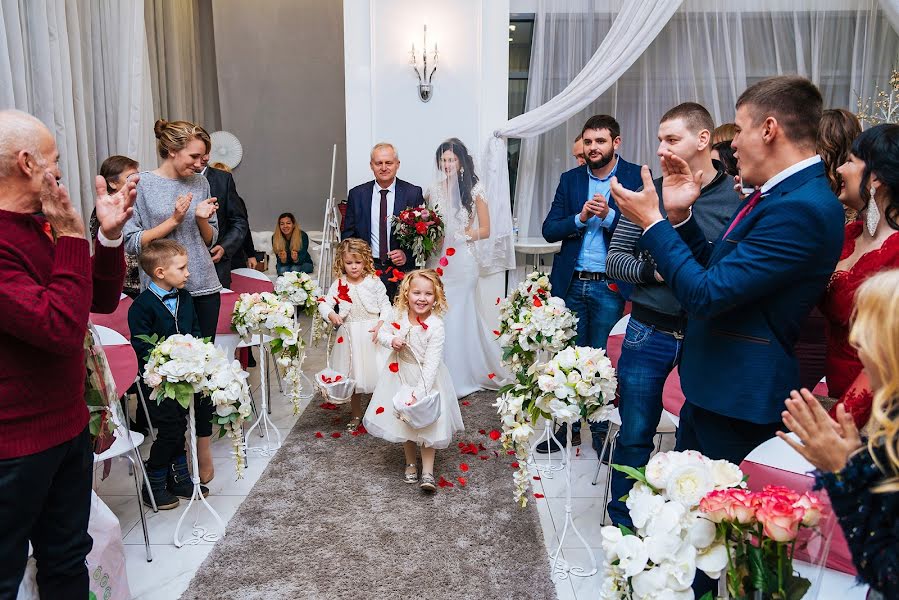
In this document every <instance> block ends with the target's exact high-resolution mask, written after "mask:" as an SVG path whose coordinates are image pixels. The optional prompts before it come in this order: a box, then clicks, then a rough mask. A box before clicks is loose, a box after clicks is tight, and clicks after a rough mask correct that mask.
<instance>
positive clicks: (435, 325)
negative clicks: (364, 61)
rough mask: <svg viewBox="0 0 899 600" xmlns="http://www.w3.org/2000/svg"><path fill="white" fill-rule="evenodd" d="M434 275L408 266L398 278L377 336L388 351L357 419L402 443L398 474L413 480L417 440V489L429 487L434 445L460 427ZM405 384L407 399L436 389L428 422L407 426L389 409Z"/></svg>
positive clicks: (442, 443) (441, 296)
mask: <svg viewBox="0 0 899 600" xmlns="http://www.w3.org/2000/svg"><path fill="white" fill-rule="evenodd" d="M446 308H447V306H446V295H445V294H444V291H443V283H442V282H441V281H440V277H439V276H438V275H437V273H436V272H434V271H433V270H431V269H425V270H420V271H413V272H411V273H408V274H407V275H406V277H405V278H404V279H403V283H402V286H401V287H400V291H399V293H398V294H397V299H396V307H395V309H394V313H393V317H392V319H390V320H387V321H385V323H384V325H383V326H382V327H381V329H380V331H379V333H378V341H380V342H381V344H382V345H384V346H385V347H388V348H391V349H392V350H393V352H391V354H390V358H389V359H388V365H387V366H386V367H385V368H384V369H383V371H382V374H381V378H380V380H379V381H378V385H377V387H376V388H375V392H374V394H373V395H372V397H371V402H370V403H369V405H368V410H367V411H366V412H365V419H364V420H363V424H364V425H365V428H366V429H367V430H368V432H369V433H370V434H371V435H374V436H377V437H379V438H382V439H385V440H387V441H388V442H394V443H399V442H402V443H403V451H404V453H405V455H406V469H405V474H404V477H403V480H404V481H405V482H406V483H410V484H412V483H417V482H418V481H419V477H418V467H417V452H416V447H417V446H421V484H420V487H421V489H423V490H425V491H428V492H434V491H436V490H437V485H436V483H435V479H434V455H435V451H436V450H437V449H438V448H439V449H443V448H446V447H448V446H449V445H450V442H451V441H452V439H453V436H454V435H455V434H456V433H458V432H461V431H464V429H465V426H464V425H463V424H462V413H461V412H460V410H459V402H458V400H457V399H456V392H455V390H454V389H453V382H452V379H450V376H449V371H447V368H446V365H444V364H443V342H444V339H445V338H446V331H445V329H444V327H443V320H442V319H441V318H440V317H439V316H438V315H439V314H442V313H443V312H445V311H446ZM404 385H405V386H408V387H409V388H412V391H413V394H414V395H413V396H412V398H413V400H414V399H415V398H419V399H421V398H424V397H425V396H427V395H430V394H432V393H435V392H436V393H438V394H439V406H440V416H439V417H438V418H437V420H436V421H435V422H433V423H431V424H430V425H428V426H426V427H422V428H418V429H416V428H413V427H412V426H410V425H409V424H408V423H407V422H406V421H403V420H400V418H399V417H398V416H397V415H396V414H395V413H394V408H393V407H394V396H395V395H396V394H397V393H398V392H400V391H401V389H403V387H404Z"/></svg>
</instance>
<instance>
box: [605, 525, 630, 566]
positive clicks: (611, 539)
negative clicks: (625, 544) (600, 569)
mask: <svg viewBox="0 0 899 600" xmlns="http://www.w3.org/2000/svg"><path fill="white" fill-rule="evenodd" d="M599 532H600V535H601V536H602V551H603V553H605V555H606V560H608V561H614V560H615V559H616V558H618V554H617V553H616V552H615V549H616V548H617V547H618V544H619V543H620V542H621V539H622V538H623V537H624V534H623V533H621V530H620V529H618V528H617V527H613V526H611V525H606V526H605V527H603V528H602V529H600V530H599Z"/></svg>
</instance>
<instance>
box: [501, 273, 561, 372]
mask: <svg viewBox="0 0 899 600" xmlns="http://www.w3.org/2000/svg"><path fill="white" fill-rule="evenodd" d="M551 288H552V286H551V285H550V283H549V277H547V276H546V274H545V273H541V272H540V271H533V272H531V273H530V274H528V276H527V278H526V279H525V280H524V281H523V282H522V283H520V284H518V286H517V287H516V288H515V289H514V290H512V292H511V293H510V294H509V295H508V296H506V298H504V299H503V300H500V301H499V329H497V330H496V331H494V332H493V333H494V335H496V337H497V338H498V339H499V345H500V346H501V347H502V349H503V357H502V362H503V364H504V365H505V366H507V367H509V368H510V369H512V370H516V369H519V368H521V367H522V366H523V367H524V368H527V367H529V366H530V365H531V364H532V363H533V362H534V359H535V355H534V353H532V352H529V351H526V350H524V349H523V348H521V347H520V346H518V347H516V345H515V341H516V340H517V339H518V336H519V334H520V331H521V330H520V329H519V328H518V326H519V325H520V324H521V323H523V321H524V319H525V317H526V316H527V315H530V312H531V310H533V309H534V308H535V307H540V306H542V305H543V304H544V303H545V302H548V301H549V298H550V293H549V292H550V290H551Z"/></svg>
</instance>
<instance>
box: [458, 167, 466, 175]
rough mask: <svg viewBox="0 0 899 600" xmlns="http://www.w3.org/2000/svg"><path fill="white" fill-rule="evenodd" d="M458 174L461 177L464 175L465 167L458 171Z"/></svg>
mask: <svg viewBox="0 0 899 600" xmlns="http://www.w3.org/2000/svg"><path fill="white" fill-rule="evenodd" d="M459 173H461V174H462V175H465V167H462V168H461V169H459Z"/></svg>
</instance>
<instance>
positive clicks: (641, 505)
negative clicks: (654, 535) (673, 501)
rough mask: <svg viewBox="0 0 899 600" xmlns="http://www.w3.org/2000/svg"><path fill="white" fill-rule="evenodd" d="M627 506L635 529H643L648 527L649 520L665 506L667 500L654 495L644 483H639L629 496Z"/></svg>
mask: <svg viewBox="0 0 899 600" xmlns="http://www.w3.org/2000/svg"><path fill="white" fill-rule="evenodd" d="M625 504H626V505H627V508H628V511H629V512H630V515H631V521H632V522H633V523H634V527H636V528H637V529H642V528H643V527H645V526H646V523H647V522H648V521H649V518H650V517H651V516H652V515H654V514H655V513H656V512H658V511H659V509H660V508H662V506H663V505H664V504H665V499H664V498H662V497H661V496H659V495H657V494H653V493H652V491H651V490H650V489H649V488H648V487H646V486H645V485H643V483H641V482H637V483H635V484H634V487H633V488H631V491H630V493H629V494H628V495H627V501H626V502H625Z"/></svg>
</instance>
